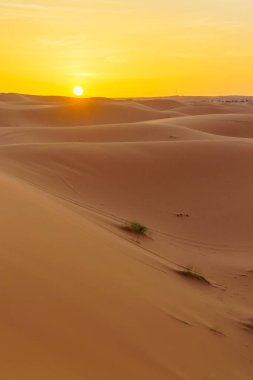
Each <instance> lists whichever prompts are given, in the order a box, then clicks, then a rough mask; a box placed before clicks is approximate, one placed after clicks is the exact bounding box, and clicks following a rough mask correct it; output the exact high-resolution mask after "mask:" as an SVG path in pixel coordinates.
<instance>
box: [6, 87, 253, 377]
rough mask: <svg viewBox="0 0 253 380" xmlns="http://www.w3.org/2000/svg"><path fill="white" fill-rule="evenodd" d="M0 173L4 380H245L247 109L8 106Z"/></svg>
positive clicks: (223, 103) (190, 102)
mask: <svg viewBox="0 0 253 380" xmlns="http://www.w3.org/2000/svg"><path fill="white" fill-rule="evenodd" d="M0 163H1V171H0V247H1V251H0V292H1V294H0V308H1V310H0V379H4V380H252V379H253V99H252V98H243V97H224V98H208V97H195V98H194V97H172V98H156V99H155V98H143V99H113V100H111V99H103V98H98V99H69V98H55V97H34V96H27V95H15V94H2V95H0ZM128 221H137V222H140V223H142V224H143V225H145V226H147V228H148V232H147V234H146V236H137V235H135V234H133V233H131V232H129V231H127V230H126V229H125V228H124V227H125V225H126V224H127V222H128ZM187 266H190V267H191V268H190V269H188V270H186V273H183V274H186V275H180V274H181V273H180V272H181V271H183V272H184V267H187ZM189 272H190V273H189ZM196 272H198V273H199V274H201V276H203V277H204V278H205V279H206V280H207V281H208V282H209V283H207V282H205V281H201V280H200V279H199V277H198V276H196Z"/></svg>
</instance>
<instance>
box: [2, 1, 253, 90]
mask: <svg viewBox="0 0 253 380" xmlns="http://www.w3.org/2000/svg"><path fill="white" fill-rule="evenodd" d="M252 17H253V2H252V0H251V1H250V0H212V1H211V0H192V1H191V2H189V0H178V1H176V2H175V1H169V0H156V1H151V0H71V1H70V0H61V1H60V0H55V1H54V2H52V1H51V0H23V1H22V0H21V1H20V0H8V1H7V0H4V1H0V20H1V27H2V33H1V37H0V41H1V74H0V83H1V87H0V92H22V93H31V94H40V95H49V94H50V95H70V94H71V93H72V89H73V87H74V86H82V87H83V88H84V89H85V93H86V95H87V96H107V97H117V96H122V97H123V96H163V95H175V94H177V93H178V94H184V95H225V94H245V95H250V94H252V93H253V92H252V89H253V73H252V66H253V50H252V42H253V24H252Z"/></svg>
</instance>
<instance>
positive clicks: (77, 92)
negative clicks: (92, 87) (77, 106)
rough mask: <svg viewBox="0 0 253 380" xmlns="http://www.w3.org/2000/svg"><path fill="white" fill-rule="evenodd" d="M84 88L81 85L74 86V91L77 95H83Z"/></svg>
mask: <svg viewBox="0 0 253 380" xmlns="http://www.w3.org/2000/svg"><path fill="white" fill-rule="evenodd" d="M83 92H84V91H83V88H82V87H80V86H76V87H74V88H73V93H74V94H75V95H76V96H82V95H83Z"/></svg>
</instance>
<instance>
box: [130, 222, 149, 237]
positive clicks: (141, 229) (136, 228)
mask: <svg viewBox="0 0 253 380" xmlns="http://www.w3.org/2000/svg"><path fill="white" fill-rule="evenodd" d="M126 228H127V230H128V231H130V232H134V233H136V234H139V235H145V233H146V232H147V230H148V229H147V227H146V226H144V225H143V224H141V223H137V222H130V223H128V224H127V227H126Z"/></svg>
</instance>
